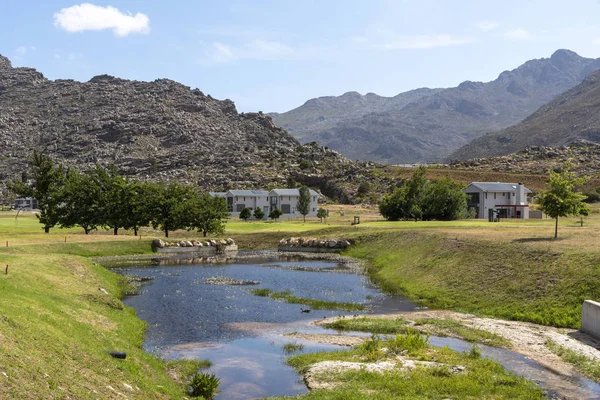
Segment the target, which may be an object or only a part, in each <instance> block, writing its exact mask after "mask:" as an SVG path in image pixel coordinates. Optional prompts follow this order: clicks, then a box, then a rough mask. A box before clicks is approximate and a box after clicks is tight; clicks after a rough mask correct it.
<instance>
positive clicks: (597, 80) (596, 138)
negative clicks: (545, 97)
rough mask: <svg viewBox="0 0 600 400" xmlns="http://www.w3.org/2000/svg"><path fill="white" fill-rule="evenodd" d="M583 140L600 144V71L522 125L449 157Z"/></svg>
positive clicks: (487, 136)
mask: <svg viewBox="0 0 600 400" xmlns="http://www.w3.org/2000/svg"><path fill="white" fill-rule="evenodd" d="M580 139H583V140H589V141H593V142H600V71H597V72H593V73H592V74H590V75H589V76H588V77H587V78H586V79H585V80H584V81H583V82H582V83H581V84H579V85H577V86H575V87H574V88H572V89H570V90H568V91H567V92H565V93H563V94H562V95H560V96H558V97H557V98H555V99H554V100H553V101H551V102H549V103H548V104H546V105H544V106H542V107H541V108H540V109H539V110H538V111H536V112H535V113H534V114H532V115H531V116H529V117H528V118H526V119H525V120H523V121H522V122H520V123H519V124H517V125H514V126H512V127H510V128H507V129H505V130H502V131H500V132H496V133H490V134H487V135H484V136H481V137H479V138H477V139H475V140H474V141H472V142H471V143H469V144H468V145H466V146H464V147H462V148H460V149H459V150H458V151H456V152H454V153H453V154H452V155H451V156H450V157H449V158H451V159H471V158H478V157H489V156H499V155H507V154H510V153H514V152H517V151H520V150H523V149H525V148H526V147H530V146H553V147H560V146H563V145H567V144H569V143H572V142H574V141H577V140H580Z"/></svg>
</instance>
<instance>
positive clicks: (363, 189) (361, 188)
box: [357, 182, 371, 196]
mask: <svg viewBox="0 0 600 400" xmlns="http://www.w3.org/2000/svg"><path fill="white" fill-rule="evenodd" d="M370 190H371V185H370V184H369V182H361V183H360V185H358V191H357V194H358V195H359V196H364V195H366V194H367V193H369V191H370Z"/></svg>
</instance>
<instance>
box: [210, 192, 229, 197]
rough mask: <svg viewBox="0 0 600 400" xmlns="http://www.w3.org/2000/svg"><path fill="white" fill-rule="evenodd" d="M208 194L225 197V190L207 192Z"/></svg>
mask: <svg viewBox="0 0 600 400" xmlns="http://www.w3.org/2000/svg"><path fill="white" fill-rule="evenodd" d="M208 194H209V196H212V197H225V195H226V194H227V193H226V192H208Z"/></svg>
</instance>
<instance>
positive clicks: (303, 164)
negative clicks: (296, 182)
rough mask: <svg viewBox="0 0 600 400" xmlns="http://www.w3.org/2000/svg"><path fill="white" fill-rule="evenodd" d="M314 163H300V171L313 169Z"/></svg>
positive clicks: (305, 161) (303, 161)
mask: <svg viewBox="0 0 600 400" xmlns="http://www.w3.org/2000/svg"><path fill="white" fill-rule="evenodd" d="M312 166H313V165H312V163H311V162H310V161H308V160H302V161H300V169H309V168H312Z"/></svg>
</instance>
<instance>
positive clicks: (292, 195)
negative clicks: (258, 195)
mask: <svg viewBox="0 0 600 400" xmlns="http://www.w3.org/2000/svg"><path fill="white" fill-rule="evenodd" d="M309 192H310V208H309V212H308V214H307V215H306V216H307V217H316V216H317V210H318V204H317V202H318V200H319V196H321V195H320V194H319V193H317V192H315V191H314V190H312V189H309ZM299 198H300V190H299V189H273V190H271V192H269V211H272V210H274V209H275V208H278V209H279V210H281V212H282V214H281V218H294V217H301V216H302V214H300V213H299V212H298V199H299Z"/></svg>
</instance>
